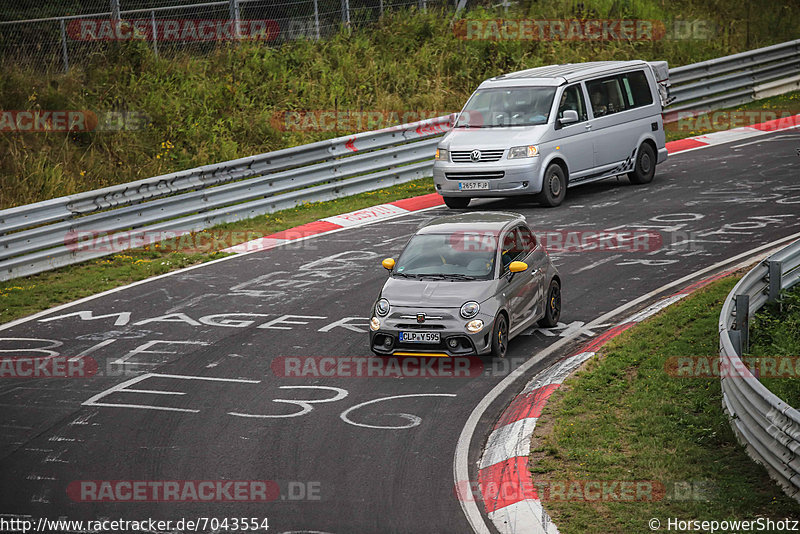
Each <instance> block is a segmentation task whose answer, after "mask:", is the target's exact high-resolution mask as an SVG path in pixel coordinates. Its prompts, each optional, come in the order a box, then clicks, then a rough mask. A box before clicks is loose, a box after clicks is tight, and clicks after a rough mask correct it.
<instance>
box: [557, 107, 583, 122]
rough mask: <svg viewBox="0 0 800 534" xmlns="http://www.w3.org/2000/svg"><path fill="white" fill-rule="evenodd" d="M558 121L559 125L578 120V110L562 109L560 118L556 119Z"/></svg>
mask: <svg viewBox="0 0 800 534" xmlns="http://www.w3.org/2000/svg"><path fill="white" fill-rule="evenodd" d="M558 122H559V124H561V126H566V125H567V124H573V123H575V122H578V112H577V111H575V110H574V109H567V110H564V113H563V114H562V116H561V118H560V119H558Z"/></svg>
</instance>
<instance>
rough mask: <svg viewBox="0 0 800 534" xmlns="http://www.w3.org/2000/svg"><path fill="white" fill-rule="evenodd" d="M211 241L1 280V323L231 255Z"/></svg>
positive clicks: (313, 215) (303, 209)
mask: <svg viewBox="0 0 800 534" xmlns="http://www.w3.org/2000/svg"><path fill="white" fill-rule="evenodd" d="M433 192H434V188H433V182H432V181H431V180H430V179H427V180H426V179H423V180H415V181H413V182H408V183H405V184H400V185H396V186H393V187H389V188H386V189H380V190H377V191H370V192H367V193H361V194H358V195H353V196H351V197H344V198H340V199H336V200H331V201H329V202H313V203H307V204H302V205H300V206H298V207H296V208H292V209H289V210H283V211H278V212H275V213H271V214H268V215H264V216H261V217H256V218H254V219H248V220H246V221H241V222H237V223H231V224H226V225H222V226H218V227H216V228H212V229H209V230H206V231H205V232H207V233H210V234H212V235H213V234H214V233H216V232H219V231H224V232H226V236H230V238H229V239H227V240H226V242H225V246H230V245H234V244H236V243H240V242H242V241H245V240H246V239H255V238H257V237H261V236H265V235H270V234H273V233H275V232H279V231H281V230H285V229H287V228H293V227H295V226H299V225H301V224H305V223H308V222H312V221H316V220H317V219H320V218H323V217H330V216H332V215H338V214H340V213H346V212H349V211H353V210H357V209H361V208H366V207H369V206H374V205H375V204H382V203H385V202H392V201H393V200H399V199H401V198H409V197H414V196H418V195H424V194H426V193H433ZM228 232H230V233H228ZM203 233H204V232H203ZM192 241H193V242H198V240H192ZM207 243H209V248H208V250H204V251H202V253H186V252H185V251H184V252H182V251H181V245H180V240H178V242H177V243H176V242H174V241H173V242H163V243H160V244H156V245H153V246H152V247H145V248H141V249H134V250H128V251H125V252H124V253H120V254H115V255H113V256H108V257H105V258H100V259H98V260H93V261H87V262H83V263H80V264H76V265H70V266H67V267H62V268H60V269H57V270H54V271H50V272H45V273H40V274H36V275H32V276H27V277H24V278H17V279H13V280H8V281H5V282H0V324H2V323H5V322H8V321H12V320H14V319H18V318H20V317H24V316H26V315H30V314H32V313H36V312H38V311H41V310H45V309H47V308H50V307H52V306H56V305H58V304H63V303H65V302H71V301H73V300H76V299H79V298H82V297H86V296H89V295H94V294H96V293H100V292H101V291H105V290H108V289H112V288H114V287H119V286H122V285H125V284H129V283H131V282H136V281H138V280H143V279H145V278H150V277H152V276H157V275H159V274H164V273H166V272H169V271H173V270H176V269H181V268H183V267H188V266H190V265H194V264H197V263H202V262H206V261H210V260H214V259H217V258H221V257H224V256H226V255H227V254H226V253H222V252H219V248H224V247H218V246H215V245H217V243H216V242H215V241H214V240H213V239H210V240H208V241H207Z"/></svg>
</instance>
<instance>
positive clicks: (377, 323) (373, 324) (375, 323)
mask: <svg viewBox="0 0 800 534" xmlns="http://www.w3.org/2000/svg"><path fill="white" fill-rule="evenodd" d="M380 328H381V320H380V319H378V318H377V317H373V318H372V319H370V320H369V329H370V330H372V331H373V332H377V331H378V330H379V329H380Z"/></svg>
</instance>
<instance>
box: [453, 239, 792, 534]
mask: <svg viewBox="0 0 800 534" xmlns="http://www.w3.org/2000/svg"><path fill="white" fill-rule="evenodd" d="M798 238H800V232H798V233H796V234H792V235H790V236H787V237H783V238H781V239H777V240H775V241H773V242H771V243H767V244H766V245H762V246H760V247H758V248H756V249H754V250H751V251H748V252H743V253H742V254H738V255H736V256H734V257H732V258H728V259H726V260H723V261H720V262H717V263H715V264H713V265H710V266H708V267H705V268H704V269H701V270H699V271H697V272H695V273H692V274H688V275H686V276H684V277H682V278H679V279H678V280H675V281H674V282H669V283H667V284H664V285H662V286H661V287H659V288H658V289H654V290H653V291H650V292H648V293H646V294H644V295H642V296H640V297H638V298H636V299H634V300H632V301H630V302H628V303H626V304H622V305H620V306H618V307H617V308H615V309H613V310H611V311H609V312H607V313H604V314H603V315H601V316H600V317H597V318H595V319H593V320H592V321H591V322H589V323H588V324H587V325H586V327H587V328H591V327H596V325H598V324H602V323H603V322H605V321H608V320H609V319H612V318H613V317H616V316H617V315H620V314H622V313H624V312H625V311H627V310H629V309H631V308H634V307H636V306H638V305H639V304H641V303H642V302H646V301H647V300H649V299H651V298H653V297H655V296H658V295H660V294H661V293H663V292H665V291H668V290H670V289H673V288H675V287H678V286H680V285H682V284H685V283H686V282H690V281H693V280H695V279H699V278H701V277H702V276H703V275H705V274H707V273H710V272H713V271H716V270H719V269H721V268H722V267H725V266H727V265H730V264H731V263H733V262H736V261H740V260H743V259H745V258H751V259H749V260H745V261H742V262H741V263H739V264H737V265H735V266H734V267H735V268H740V267H744V266H746V265H749V264H750V263H752V262H753V260H754V259H755V258H754V257H755V256H757V255H758V254H759V253H760V252H762V251H765V250H766V251H770V250H771V249H775V248H777V247H780V246H781V245H782V244H784V243H787V242H789V241H794V240H796V239H798ZM766 255H769V254H766ZM579 335H580V333H579V331H576V332H575V333H573V334H572V335H570V336H568V337H563V338H560V339H559V340H558V341H556V342H555V343H553V344H552V345H550V346H548V347H546V348H545V349H544V350H542V351H541V352H539V353H537V354H535V355H534V356H533V357H531V358H530V359H529V360H527V361H525V362H524V363H522V364H521V365H520V366H519V367H517V368H516V369H515V370H514V371H513V372H511V373H510V374H509V375H508V376H506V377H505V378H504V379H503V380H501V381H500V382H499V383H498V384H497V385H496V386H495V387H494V388H492V390H491V391H489V393H487V394H486V396H484V397H483V398H482V399H481V400H480V402H478V404H477V405H476V406H475V408H474V409H473V410H472V413H470V415H469V418H467V422H466V423H465V424H464V428H463V429H462V430H461V435H460V436H459V438H458V443H457V444H456V452H455V455H454V457H453V478H454V480H455V484H456V487H459V486H458V485H459V484H463V483H464V482H468V481H469V480H470V478H469V445H470V442H471V441H472V438H473V435H474V434H475V430H476V429H477V428H478V423H479V422H480V419H481V417H482V416H483V414H484V412H486V410H487V409H488V408H489V406H490V405H491V404H492V403H493V402H494V401H495V399H497V397H499V396H500V394H501V393H502V392H503V391H505V390H506V389H507V388H508V387H510V386H511V385H512V384H513V383H514V382H515V381H516V379H517V378H518V377H519V376H520V375H522V374H524V373H525V372H526V371H528V370H530V369H531V368H532V367H533V366H534V365H536V364H537V363H539V362H540V361H542V360H543V359H545V358H547V357H548V356H550V354H553V353H554V352H556V351H558V350H560V349H561V348H562V347H564V346H565V345H567V344H568V343H570V342H571V341H573V340H574V339H577V338H578V336H579ZM459 503H460V504H461V510H462V511H463V512H464V515H465V516H466V518H467V522H468V523H469V524H470V526H471V527H472V530H473V531H474V532H475V533H476V534H490V530H489V528H488V527H487V526H486V523H485V522H484V519H483V516H482V515H481V512H480V509H479V508H478V505H477V504H476V503H475V502H474V501H469V500H467V499H459Z"/></svg>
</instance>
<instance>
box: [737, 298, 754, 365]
mask: <svg viewBox="0 0 800 534" xmlns="http://www.w3.org/2000/svg"><path fill="white" fill-rule="evenodd" d="M734 300H735V302H736V330H737V331H738V332H739V336H740V345H741V350H740V352H739V354H740V355H741V354H744V353H745V352H747V351H748V350H749V349H750V295H736V297H734Z"/></svg>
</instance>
